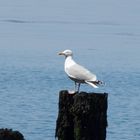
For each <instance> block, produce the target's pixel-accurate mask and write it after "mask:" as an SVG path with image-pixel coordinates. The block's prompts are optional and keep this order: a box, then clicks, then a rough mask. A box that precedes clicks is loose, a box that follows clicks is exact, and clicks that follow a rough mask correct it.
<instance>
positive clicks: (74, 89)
mask: <svg viewBox="0 0 140 140" xmlns="http://www.w3.org/2000/svg"><path fill="white" fill-rule="evenodd" d="M76 88H77V83H76V82H75V88H74V91H75V92H76Z"/></svg>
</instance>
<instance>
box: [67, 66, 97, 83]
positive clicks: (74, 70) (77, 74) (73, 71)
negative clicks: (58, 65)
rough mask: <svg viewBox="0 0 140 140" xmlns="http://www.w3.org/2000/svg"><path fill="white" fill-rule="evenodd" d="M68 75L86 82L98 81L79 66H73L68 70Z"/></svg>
mask: <svg viewBox="0 0 140 140" xmlns="http://www.w3.org/2000/svg"><path fill="white" fill-rule="evenodd" d="M67 74H68V75H69V76H70V77H72V78H76V79H79V80H86V81H90V80H92V81H96V75H94V74H92V73H91V72H90V71H89V70H87V69H86V68H84V67H82V66H80V65H79V64H75V65H72V66H71V67H69V68H68V69H67Z"/></svg>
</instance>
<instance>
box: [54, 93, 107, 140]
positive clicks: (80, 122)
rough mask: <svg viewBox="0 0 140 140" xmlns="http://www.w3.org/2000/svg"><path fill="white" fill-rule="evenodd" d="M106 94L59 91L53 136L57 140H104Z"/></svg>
mask: <svg viewBox="0 0 140 140" xmlns="http://www.w3.org/2000/svg"><path fill="white" fill-rule="evenodd" d="M107 97H108V94H107V93H86V92H81V93H77V94H69V93H68V91H66V90H64V91H60V94H59V114H58V118H57V123H56V133H55V136H56V137H57V138H58V140H105V139H106V127H107Z"/></svg>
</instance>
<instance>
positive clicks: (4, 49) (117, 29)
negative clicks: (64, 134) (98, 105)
mask: <svg viewBox="0 0 140 140" xmlns="http://www.w3.org/2000/svg"><path fill="white" fill-rule="evenodd" d="M139 4H140V2H139V1H138V0H133V1H131V0H123V1H122V0H118V1H114V0H107V1H99V0H86V1H81V0H76V1H75V0H67V1H64V0H59V1H56V0H46V1H45V0H42V1H39V0H35V1H34V0H24V1H19V0H5V1H2V0H0V128H3V127H4V128H5V127H7V128H12V129H14V130H19V131H20V132H21V133H23V135H24V136H25V139H26V140H38V139H40V140H54V139H55V138H54V135H55V124H56V119H57V112H58V96H59V91H60V90H63V89H72V88H73V86H74V85H73V82H72V81H70V80H69V79H68V78H67V76H66V75H65V73H64V70H63V64H64V58H63V57H60V56H58V55H57V53H58V52H59V51H62V50H64V49H72V50H73V52H74V59H75V60H76V61H77V62H78V63H80V64H82V65H84V66H85V67H87V68H88V69H89V70H91V71H92V72H94V73H96V75H97V77H98V79H100V80H103V81H105V82H106V86H105V87H101V88H99V89H93V88H92V87H90V86H88V85H82V87H81V90H82V91H88V92H107V93H109V98H108V128H107V140H139V139H140V109H139V108H140V92H139V90H140V64H139V61H140V18H139V17H140V8H139Z"/></svg>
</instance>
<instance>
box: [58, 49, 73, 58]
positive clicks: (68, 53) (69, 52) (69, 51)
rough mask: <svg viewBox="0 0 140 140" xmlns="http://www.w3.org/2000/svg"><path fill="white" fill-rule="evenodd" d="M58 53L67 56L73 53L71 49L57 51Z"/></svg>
mask: <svg viewBox="0 0 140 140" xmlns="http://www.w3.org/2000/svg"><path fill="white" fill-rule="evenodd" d="M58 55H64V56H65V57H67V56H72V55H73V53H72V51H71V50H65V51H63V52H60V53H58Z"/></svg>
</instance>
